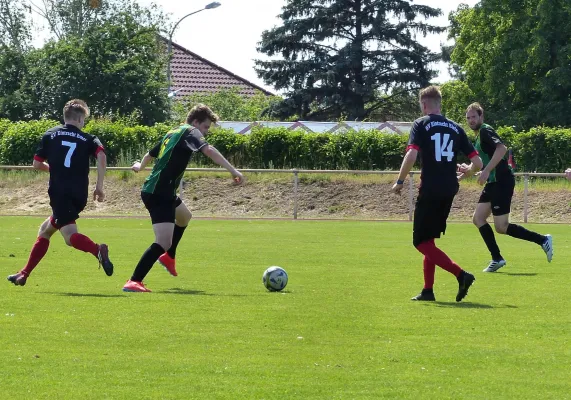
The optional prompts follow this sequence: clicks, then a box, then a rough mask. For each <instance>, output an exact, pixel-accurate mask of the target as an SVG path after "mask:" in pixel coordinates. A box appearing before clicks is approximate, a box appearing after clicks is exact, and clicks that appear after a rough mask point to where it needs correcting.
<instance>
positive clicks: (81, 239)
mask: <svg viewBox="0 0 571 400" xmlns="http://www.w3.org/2000/svg"><path fill="white" fill-rule="evenodd" d="M69 241H70V242H71V245H72V246H73V248H74V249H77V250H81V251H84V252H86V253H91V254H93V255H94V256H95V257H97V253H99V246H98V245H96V244H95V243H93V241H92V240H91V239H89V238H88V237H87V236H85V235H82V234H81V233H74V234H73V235H71V236H70V238H69Z"/></svg>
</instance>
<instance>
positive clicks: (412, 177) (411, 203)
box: [0, 165, 565, 222]
mask: <svg viewBox="0 0 571 400" xmlns="http://www.w3.org/2000/svg"><path fill="white" fill-rule="evenodd" d="M31 169H33V167H32V166H14V165H0V170H31ZM91 169H92V170H97V168H96V167H91ZM107 170H108V171H130V170H131V168H130V167H108V168H107ZM186 171H187V172H226V170H225V169H222V168H187V169H186ZM240 171H241V172H243V173H246V174H247V173H262V174H263V173H268V174H272V173H274V174H275V173H278V174H292V178H293V179H292V181H293V183H292V191H293V210H292V218H293V219H298V203H299V197H298V191H299V175H300V174H353V175H398V174H399V172H398V171H359V170H357V171H355V170H312V169H295V168H294V169H240ZM515 175H516V176H520V177H523V182H524V189H523V221H524V222H528V221H527V220H528V215H529V199H528V197H529V178H530V177H550V178H564V177H565V174H564V173H531V172H523V173H516V174H515ZM416 176H420V172H419V171H411V172H410V173H409V178H410V179H408V190H407V192H408V193H407V195H408V219H409V221H412V217H413V212H414V193H415V190H416V184H415V177H416ZM179 189H180V191H181V192H182V182H181V187H180V188H179Z"/></svg>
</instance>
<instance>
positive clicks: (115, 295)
mask: <svg viewBox="0 0 571 400" xmlns="http://www.w3.org/2000/svg"><path fill="white" fill-rule="evenodd" d="M42 293H44V294H53V295H56V296H66V297H104V298H106V297H127V296H126V295H124V294H101V293H71V292H42Z"/></svg>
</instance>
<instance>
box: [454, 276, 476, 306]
mask: <svg viewBox="0 0 571 400" xmlns="http://www.w3.org/2000/svg"><path fill="white" fill-rule="evenodd" d="M475 280H476V277H475V276H474V275H472V274H471V273H469V272H466V271H462V272H461V273H460V276H459V277H458V294H457V295H456V301H462V299H463V298H464V297H466V295H467V294H468V289H470V286H472V284H473V283H474V281H475Z"/></svg>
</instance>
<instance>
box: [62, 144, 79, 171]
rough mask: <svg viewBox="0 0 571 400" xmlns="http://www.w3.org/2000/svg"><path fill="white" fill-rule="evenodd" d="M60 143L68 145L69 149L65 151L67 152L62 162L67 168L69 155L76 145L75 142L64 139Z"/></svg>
mask: <svg viewBox="0 0 571 400" xmlns="http://www.w3.org/2000/svg"><path fill="white" fill-rule="evenodd" d="M61 145H62V146H66V147H69V150H68V151H67V154H66V156H65V161H64V162H63V165H65V166H66V167H67V168H69V167H71V156H72V154H73V152H74V151H75V148H76V147H77V143H72V142H66V141H65V140H63V141H62V142H61Z"/></svg>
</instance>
